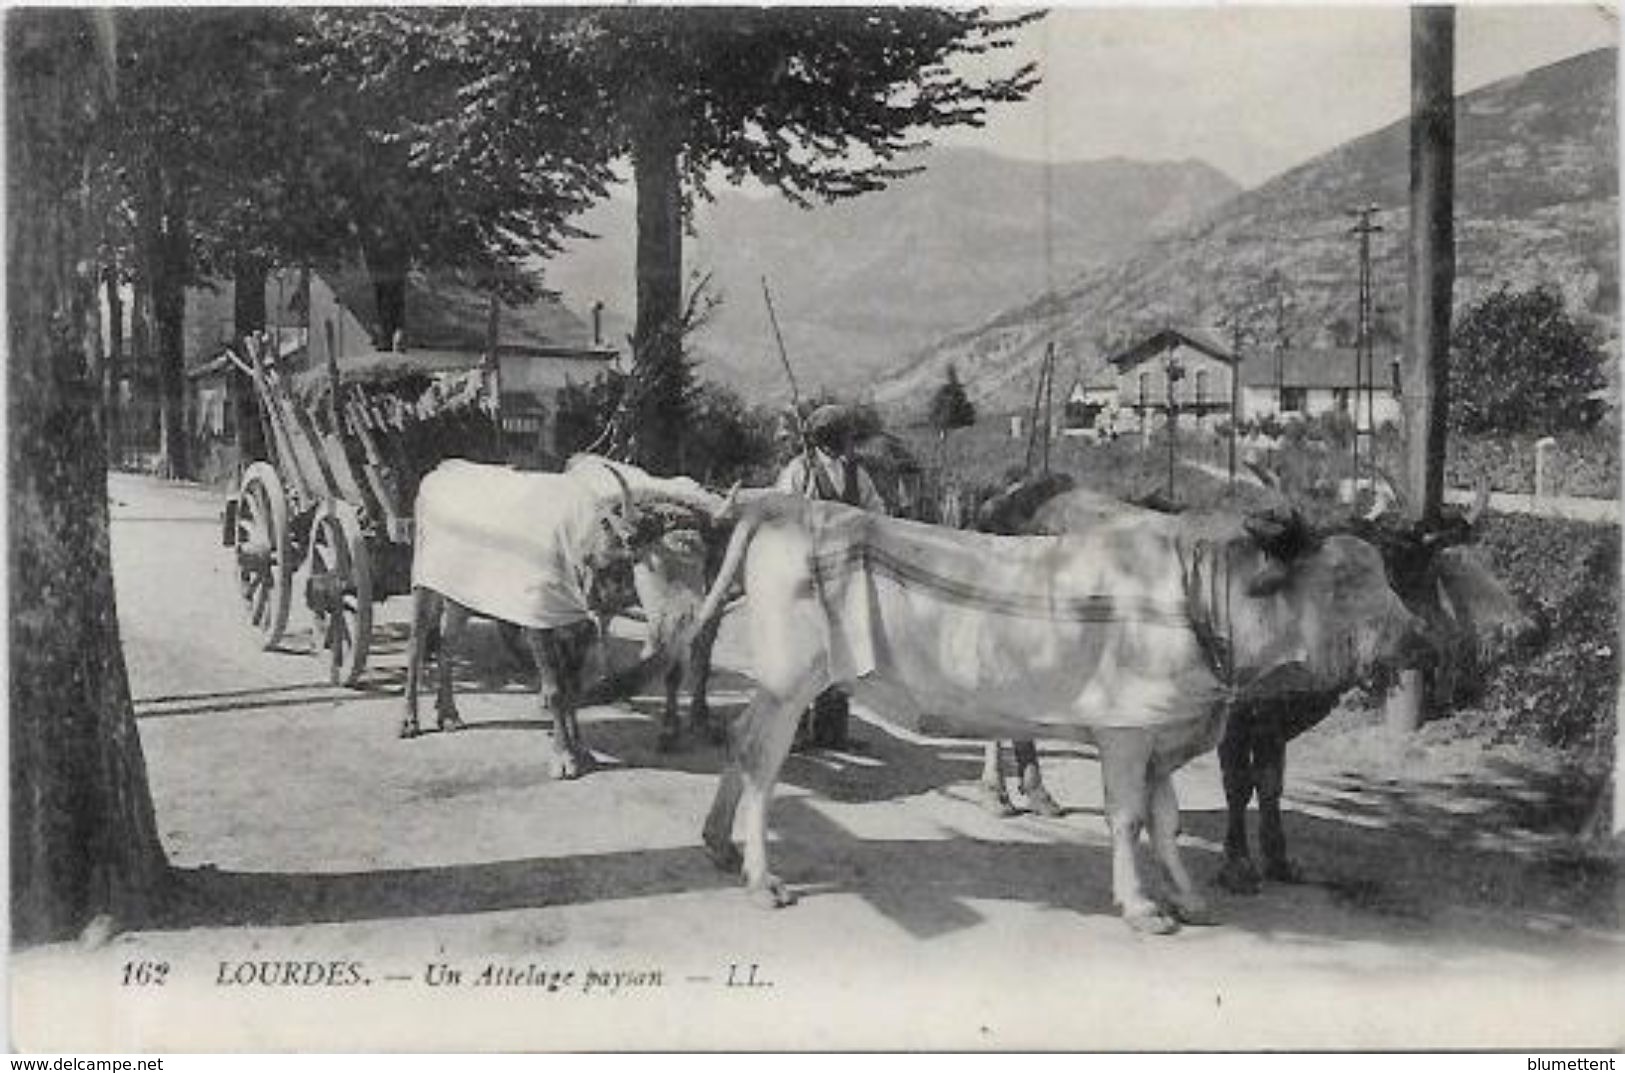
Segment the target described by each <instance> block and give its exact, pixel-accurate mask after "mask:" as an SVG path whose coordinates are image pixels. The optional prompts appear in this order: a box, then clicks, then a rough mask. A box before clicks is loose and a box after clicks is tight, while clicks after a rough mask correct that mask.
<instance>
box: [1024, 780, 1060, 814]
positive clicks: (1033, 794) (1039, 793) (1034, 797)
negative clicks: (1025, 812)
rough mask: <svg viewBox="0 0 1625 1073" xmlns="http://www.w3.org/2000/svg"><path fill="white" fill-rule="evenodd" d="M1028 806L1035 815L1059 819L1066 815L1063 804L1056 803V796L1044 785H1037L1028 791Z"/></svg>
mask: <svg viewBox="0 0 1625 1073" xmlns="http://www.w3.org/2000/svg"><path fill="white" fill-rule="evenodd" d="M1027 808H1028V809H1030V810H1031V811H1032V812H1033V814H1034V815H1037V816H1048V817H1050V818H1051V819H1057V818H1059V817H1061V816H1063V815H1065V813H1064V812H1063V811H1062V809H1061V806H1060V805H1059V804H1057V803H1056V801H1055V798H1053V797H1051V796H1050V795H1049V791H1048V790H1046V789H1044V788H1043V787H1042V786H1035V787H1033V788H1032V789H1031V790H1028V791H1027Z"/></svg>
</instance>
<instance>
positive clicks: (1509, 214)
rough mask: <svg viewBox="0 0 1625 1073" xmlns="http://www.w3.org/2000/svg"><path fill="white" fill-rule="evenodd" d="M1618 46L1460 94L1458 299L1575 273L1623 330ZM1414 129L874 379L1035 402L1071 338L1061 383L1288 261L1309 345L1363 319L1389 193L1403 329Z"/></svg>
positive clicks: (1383, 258) (1392, 299) (1389, 244)
mask: <svg viewBox="0 0 1625 1073" xmlns="http://www.w3.org/2000/svg"><path fill="white" fill-rule="evenodd" d="M1617 65H1618V51H1617V50H1616V49H1612V48H1610V49H1601V50H1598V51H1595V52H1590V53H1585V54H1582V55H1579V56H1575V57H1573V58H1571V59H1568V60H1564V61H1562V62H1559V63H1556V64H1552V65H1550V66H1548V67H1543V68H1539V69H1537V70H1534V71H1530V72H1528V73H1526V74H1524V75H1520V76H1518V77H1515V78H1510V79H1506V80H1503V81H1500V82H1496V83H1493V84H1491V85H1489V86H1486V87H1484V88H1482V89H1479V90H1476V91H1474V92H1472V93H1469V94H1465V95H1463V96H1461V97H1459V98H1458V99H1457V113H1456V115H1457V118H1456V149H1457V157H1456V302H1457V307H1458V308H1460V307H1461V305H1463V304H1465V303H1467V302H1470V301H1472V300H1473V299H1474V298H1475V297H1477V296H1478V295H1481V294H1482V293H1484V292H1485V291H1486V290H1487V289H1490V288H1494V287H1496V286H1499V285H1501V284H1509V285H1512V286H1514V287H1524V286H1528V285H1531V284H1534V283H1538V282H1551V283H1554V284H1556V285H1558V286H1559V287H1560V288H1561V289H1562V291H1563V293H1564V295H1565V297H1566V299H1567V301H1568V304H1569V308H1570V309H1571V310H1577V311H1580V312H1582V313H1585V314H1589V315H1590V316H1591V317H1593V318H1595V320H1596V321H1597V322H1598V323H1599V324H1600V325H1601V326H1602V328H1603V330H1604V332H1605V334H1606V335H1607V336H1608V337H1609V338H1611V339H1613V340H1616V342H1615V343H1614V345H1615V346H1616V347H1617V338H1618V334H1619V309H1618V290H1619V215H1618V214H1619V171H1618V129H1617V118H1616V98H1615V93H1616V70H1617ZM1409 137H1410V134H1409V125H1408V123H1407V122H1406V121H1404V120H1401V121H1400V122H1397V123H1394V124H1392V125H1390V126H1387V127H1384V128H1382V129H1381V130H1378V131H1375V132H1373V133H1371V134H1368V135H1365V136H1363V137H1361V138H1357V139H1355V140H1353V141H1350V142H1347V143H1345V144H1344V145H1342V146H1340V147H1338V148H1337V149H1334V150H1332V151H1330V152H1328V153H1326V154H1324V155H1322V156H1319V157H1317V158H1315V159H1313V160H1311V161H1309V162H1307V163H1305V164H1303V165H1301V166H1299V167H1296V168H1294V169H1292V170H1290V171H1288V172H1285V173H1284V174H1282V175H1280V176H1278V177H1276V178H1274V179H1272V180H1270V181H1268V182H1266V183H1264V184H1263V185H1261V186H1258V187H1256V188H1254V189H1252V190H1249V191H1247V192H1246V193H1243V194H1240V195H1238V196H1236V197H1234V198H1232V199H1230V200H1229V201H1226V202H1225V203H1223V204H1221V205H1219V206H1217V207H1216V208H1214V209H1213V210H1212V211H1211V212H1209V213H1208V214H1207V215H1205V216H1204V217H1202V218H1201V219H1198V220H1196V221H1193V222H1192V223H1190V224H1188V225H1186V226H1185V227H1183V228H1180V229H1178V230H1176V231H1174V232H1171V233H1165V234H1163V235H1162V236H1161V237H1158V238H1156V239H1154V240H1153V241H1151V242H1150V243H1148V244H1145V245H1143V246H1142V247H1140V248H1138V249H1137V250H1135V251H1134V252H1132V253H1130V254H1128V255H1127V256H1125V257H1122V258H1120V259H1118V260H1117V261H1115V262H1113V263H1111V264H1106V265H1097V266H1093V267H1090V268H1087V269H1085V270H1084V271H1082V272H1080V273H1078V274H1077V275H1076V276H1074V277H1072V278H1071V279H1070V280H1069V281H1068V282H1067V283H1066V284H1065V285H1064V286H1063V287H1060V288H1058V289H1056V290H1055V291H1053V292H1052V293H1051V292H1045V291H1043V290H1041V289H1040V288H1034V289H1033V290H1032V291H1031V292H1030V293H1029V296H1028V299H1027V301H1026V302H1025V303H1022V304H1016V305H1013V306H1011V307H1010V308H1007V309H1006V310H1004V311H1002V312H1000V313H998V314H997V315H995V316H992V317H990V318H989V319H988V320H987V321H985V322H984V323H982V324H980V325H978V326H977V327H975V328H972V329H970V330H967V331H963V332H959V333H956V334H953V335H950V336H947V337H945V338H943V339H941V340H939V341H937V342H935V343H932V344H930V345H928V346H925V347H922V348H921V349H920V350H919V351H917V352H916V353H915V354H913V355H912V356H911V357H910V359H909V360H907V361H905V362H903V363H900V364H899V366H897V367H895V368H894V369H893V370H892V371H891V372H890V373H889V374H888V375H887V376H885V377H884V378H883V379H882V380H880V381H879V382H878V383H876V384H875V386H874V391H873V394H874V398H875V400H876V401H877V402H878V403H880V404H881V405H882V406H886V407H890V408H893V409H895V410H897V411H899V412H906V413H917V412H918V411H919V410H921V409H922V408H923V406H924V404H925V400H926V399H927V398H929V395H930V392H931V391H932V390H934V389H935V388H936V386H937V385H938V384H940V383H941V382H942V379H943V376H944V374H945V371H946V368H947V366H948V365H949V364H950V363H952V364H954V365H955V366H956V367H957V369H958V371H959V374H960V378H961V379H962V380H963V381H964V382H965V386H966V389H967V391H968V392H969V393H970V395H971V398H972V399H973V400H974V401H975V402H976V403H977V405H978V406H979V407H980V408H982V409H983V410H984V412H988V411H993V412H998V411H1001V410H1014V409H1018V408H1020V407H1022V406H1025V405H1026V404H1027V400H1028V399H1029V398H1030V396H1031V392H1032V385H1033V383H1034V381H1035V379H1036V375H1037V368H1038V362H1039V361H1040V360H1041V358H1042V356H1043V353H1044V351H1045V349H1046V347H1047V346H1048V345H1049V344H1050V343H1052V342H1053V343H1054V344H1055V345H1056V346H1057V348H1058V353H1059V354H1060V355H1061V360H1060V362H1059V363H1058V372H1057V379H1058V380H1060V381H1061V384H1062V390H1065V388H1066V387H1067V386H1069V385H1070V382H1071V377H1072V376H1074V375H1077V376H1084V375H1088V374H1089V373H1091V372H1093V371H1095V370H1096V369H1098V368H1099V367H1100V366H1101V365H1102V364H1103V362H1104V357H1105V352H1106V351H1109V350H1110V349H1111V346H1112V344H1113V343H1114V342H1115V341H1118V340H1122V339H1124V338H1125V337H1128V336H1130V335H1132V334H1133V333H1135V332H1137V331H1140V330H1143V329H1146V328H1149V327H1151V326H1153V325H1155V326H1159V327H1160V326H1164V325H1166V324H1168V323H1169V322H1177V323H1184V324H1192V325H1206V326H1210V327H1211V326H1214V325H1216V323H1217V322H1218V321H1219V319H1220V318H1221V316H1222V313H1223V311H1224V310H1225V308H1226V307H1227V306H1233V305H1235V304H1237V303H1238V302H1240V301H1241V300H1242V296H1243V295H1245V294H1246V293H1247V292H1248V290H1249V289H1250V288H1256V287H1258V286H1259V285H1260V282H1261V281H1263V280H1265V279H1266V277H1268V276H1269V275H1270V274H1271V273H1272V272H1278V273H1280V276H1281V278H1283V279H1285V280H1286V281H1287V283H1288V286H1289V288H1290V290H1291V291H1292V299H1293V311H1292V314H1291V316H1290V317H1289V323H1290V324H1292V325H1293V336H1294V341H1295V342H1298V343H1312V342H1316V341H1325V340H1326V338H1327V337H1328V336H1329V335H1332V334H1334V332H1335V331H1336V329H1337V327H1338V326H1339V322H1342V323H1343V324H1351V323H1352V322H1353V320H1354V310H1355V304H1356V291H1357V286H1358V282H1357V281H1358V258H1357V253H1356V246H1355V241H1354V239H1353V237H1352V236H1351V235H1350V233H1349V227H1350V224H1351V220H1350V218H1349V216H1348V213H1347V210H1349V209H1350V208H1353V207H1355V206H1360V205H1366V204H1375V205H1377V206H1380V208H1381V212H1380V213H1378V215H1377V221H1378V222H1379V223H1380V224H1381V225H1382V227H1383V228H1384V231H1383V232H1382V233H1381V234H1378V235H1376V236H1374V238H1373V243H1372V279H1373V291H1374V295H1375V300H1376V303H1377V308H1378V316H1379V320H1386V321H1387V322H1388V324H1389V325H1390V326H1393V327H1395V328H1397V327H1398V326H1399V325H1401V324H1402V323H1403V317H1404V301H1405V299H1404V296H1405V236H1406V229H1407V226H1408V217H1409V213H1408V211H1407V202H1408V193H1407V190H1408V182H1409V174H1410V173H1409V152H1410V150H1409V144H1410V143H1409Z"/></svg>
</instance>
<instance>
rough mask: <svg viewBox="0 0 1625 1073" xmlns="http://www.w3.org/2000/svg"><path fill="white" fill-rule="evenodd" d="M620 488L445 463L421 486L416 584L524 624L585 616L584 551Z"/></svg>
mask: <svg viewBox="0 0 1625 1073" xmlns="http://www.w3.org/2000/svg"><path fill="white" fill-rule="evenodd" d="M604 476H607V474H605V475H604ZM616 494H617V493H616V492H615V490H614V488H613V487H612V486H611V487H608V488H606V487H605V486H604V485H603V484H601V483H600V482H598V481H596V480H593V479H590V478H589V476H588V475H587V474H586V473H569V474H565V473H525V472H521V471H519V470H514V469H509V468H507V467H506V466H484V465H478V464H476V463H473V462H462V461H451V462H443V463H441V464H440V465H439V466H438V467H436V468H435V470H434V471H433V472H432V473H430V474H429V475H428V476H427V477H425V478H423V483H422V484H421V485H420V486H419V488H418V498H417V506H416V525H415V534H416V535H415V541H416V545H415V547H414V549H413V554H412V584H413V585H424V586H427V587H428V588H431V589H433V590H435V591H436V592H438V593H441V594H442V595H444V596H447V597H449V598H450V599H453V600H456V601H457V602H458V603H460V604H462V605H464V606H465V607H468V608H471V609H472V610H474V611H477V612H479V613H480V614H482V615H490V616H492V617H495V618H500V619H504V620H506V621H508V622H513V623H517V624H518V625H520V626H531V627H535V628H539V629H545V628H549V627H555V626H567V625H569V624H570V623H573V622H580V621H581V620H583V619H586V618H589V617H590V615H591V612H590V611H589V609H588V607H587V586H588V581H589V579H588V574H587V570H586V564H585V562H584V553H585V550H586V548H587V546H588V542H589V541H591V540H592V539H593V538H594V536H595V534H594V532H593V527H594V526H596V525H598V524H599V522H598V520H599V518H600V516H601V514H602V511H603V509H604V508H605V507H607V506H608V505H609V504H611V503H613V502H614V500H615V497H616Z"/></svg>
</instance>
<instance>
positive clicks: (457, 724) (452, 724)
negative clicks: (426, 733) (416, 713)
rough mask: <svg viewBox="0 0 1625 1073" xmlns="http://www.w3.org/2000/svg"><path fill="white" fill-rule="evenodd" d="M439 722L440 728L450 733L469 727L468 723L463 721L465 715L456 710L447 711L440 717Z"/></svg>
mask: <svg viewBox="0 0 1625 1073" xmlns="http://www.w3.org/2000/svg"><path fill="white" fill-rule="evenodd" d="M437 722H438V724H439V726H440V729H441V730H442V731H444V732H446V733H448V734H449V733H453V732H455V731H458V730H464V729H467V727H468V724H467V723H465V722H463V717H462V716H460V715H458V714H457V713H456V712H446V713H445V714H444V715H441V716H439V717H438V719H437Z"/></svg>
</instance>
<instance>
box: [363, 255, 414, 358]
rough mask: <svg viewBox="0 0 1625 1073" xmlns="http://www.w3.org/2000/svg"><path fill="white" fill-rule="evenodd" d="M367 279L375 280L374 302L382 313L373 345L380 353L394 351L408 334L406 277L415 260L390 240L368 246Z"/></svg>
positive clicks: (379, 312) (377, 310)
mask: <svg viewBox="0 0 1625 1073" xmlns="http://www.w3.org/2000/svg"><path fill="white" fill-rule="evenodd" d="M362 255H363V256H364V257H366V259H367V276H368V277H369V278H370V279H371V280H372V300H373V306H374V309H375V311H376V312H377V314H378V334H377V336H375V337H374V338H373V340H372V345H373V347H374V348H375V349H378V350H394V349H396V346H397V344H398V342H399V341H400V340H401V339H402V338H404V336H405V332H406V278H407V275H408V274H409V273H410V271H411V268H412V259H411V257H410V255H409V254H408V252H407V250H406V248H405V247H404V246H401V245H400V244H399V243H397V242H394V241H392V240H389V239H382V240H379V239H374V240H372V241H370V242H368V243H366V244H365V248H364V249H363V251H362Z"/></svg>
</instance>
